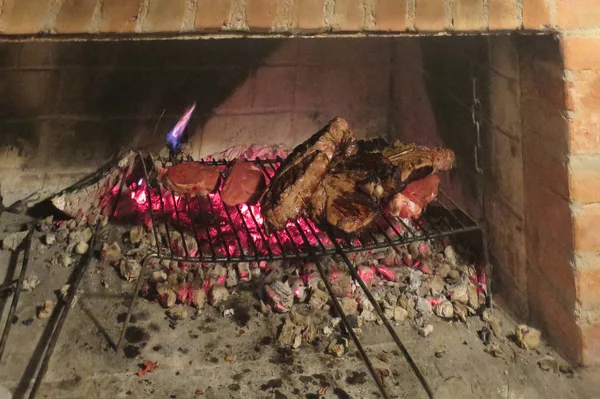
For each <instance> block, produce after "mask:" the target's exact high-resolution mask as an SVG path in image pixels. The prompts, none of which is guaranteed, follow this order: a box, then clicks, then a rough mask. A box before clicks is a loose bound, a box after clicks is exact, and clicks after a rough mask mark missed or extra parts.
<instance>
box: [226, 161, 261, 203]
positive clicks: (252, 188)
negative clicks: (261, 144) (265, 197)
mask: <svg viewBox="0 0 600 399" xmlns="http://www.w3.org/2000/svg"><path fill="white" fill-rule="evenodd" d="M265 186H266V185H265V175H264V174H263V172H262V170H261V169H260V167H259V166H258V165H257V164H256V163H254V162H248V161H236V162H235V163H234V164H233V166H232V167H231V169H230V170H229V174H228V175H227V178H226V179H225V183H224V184H223V190H222V191H221V199H222V200H223V202H224V203H225V205H229V206H234V205H238V204H244V203H245V204H250V205H253V204H255V203H256V201H257V200H258V197H260V195H261V194H262V193H263V190H264V189H265Z"/></svg>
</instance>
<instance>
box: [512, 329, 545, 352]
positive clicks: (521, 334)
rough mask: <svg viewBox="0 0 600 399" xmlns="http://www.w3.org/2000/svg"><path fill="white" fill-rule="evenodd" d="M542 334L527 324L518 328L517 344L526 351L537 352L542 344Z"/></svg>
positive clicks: (516, 334) (516, 333) (516, 332)
mask: <svg viewBox="0 0 600 399" xmlns="http://www.w3.org/2000/svg"><path fill="white" fill-rule="evenodd" d="M541 335H542V333H541V332H540V331H539V330H536V329H535V328H532V327H529V326H527V325H525V324H520V325H518V326H517V328H516V331H515V336H516V338H517V343H518V344H519V346H521V347H522V348H524V349H528V350H536V349H537V347H538V345H539V344H540V337H541Z"/></svg>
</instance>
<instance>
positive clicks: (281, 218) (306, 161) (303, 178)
mask: <svg viewBox="0 0 600 399" xmlns="http://www.w3.org/2000/svg"><path fill="white" fill-rule="evenodd" d="M355 151H356V146H355V141H354V136H353V134H352V132H350V129H349V128H348V123H347V122H346V121H345V120H343V119H341V118H335V119H333V120H332V121H331V122H329V124H327V126H325V127H324V128H323V129H321V130H320V131H319V132H317V133H316V134H314V135H313V136H312V137H311V138H310V139H308V140H307V141H305V142H304V143H302V144H300V145H298V146H297V147H296V148H295V149H294V151H293V152H292V153H291V154H290V155H289V156H288V157H287V158H286V159H285V160H284V161H283V162H282V164H281V166H280V167H279V169H278V170H277V172H276V173H275V176H273V179H272V180H271V182H270V184H269V187H268V188H267V190H266V191H265V192H264V194H263V195H262V197H261V199H260V204H261V209H262V214H263V217H264V220H265V224H266V227H267V228H268V229H274V230H281V229H283V228H284V227H285V225H286V223H287V222H288V221H289V220H292V219H295V218H297V217H298V216H299V215H300V214H301V213H302V212H303V211H304V208H305V206H306V204H308V203H309V202H310V199H311V197H312V195H313V193H314V192H315V190H316V189H317V185H318V184H319V182H320V181H321V180H322V178H323V177H324V176H325V174H326V172H327V169H328V167H329V163H330V161H331V160H332V159H333V158H334V156H336V155H337V154H343V156H348V155H351V154H352V153H354V152H355Z"/></svg>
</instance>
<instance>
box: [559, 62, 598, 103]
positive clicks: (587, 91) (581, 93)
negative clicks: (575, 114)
mask: <svg viewBox="0 0 600 399" xmlns="http://www.w3.org/2000/svg"><path fill="white" fill-rule="evenodd" d="M598 67H600V65H598ZM569 83H570V84H569V85H568V86H567V88H568V90H569V92H570V96H571V98H572V101H573V104H572V105H573V110H574V111H586V112H600V70H594V71H577V72H572V73H571V74H570V79H569Z"/></svg>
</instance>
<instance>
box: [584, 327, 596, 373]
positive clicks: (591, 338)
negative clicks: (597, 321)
mask: <svg viewBox="0 0 600 399" xmlns="http://www.w3.org/2000/svg"><path fill="white" fill-rule="evenodd" d="M581 338H582V351H581V352H582V353H581V364H582V365H583V366H586V367H588V366H597V365H599V364H600V325H586V326H582V327H581Z"/></svg>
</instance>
